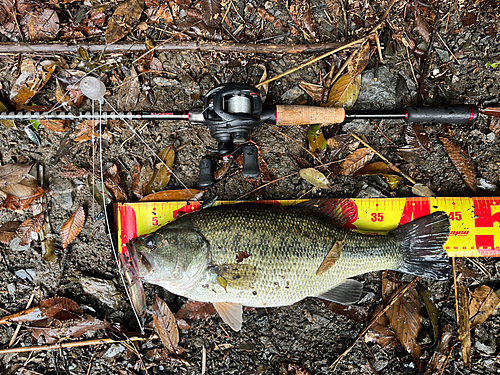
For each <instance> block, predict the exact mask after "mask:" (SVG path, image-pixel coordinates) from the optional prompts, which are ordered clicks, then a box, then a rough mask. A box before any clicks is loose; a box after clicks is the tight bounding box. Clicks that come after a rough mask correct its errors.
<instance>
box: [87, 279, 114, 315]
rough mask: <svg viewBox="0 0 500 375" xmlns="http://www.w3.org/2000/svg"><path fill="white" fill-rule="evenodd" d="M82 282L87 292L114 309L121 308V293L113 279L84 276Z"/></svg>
mask: <svg viewBox="0 0 500 375" xmlns="http://www.w3.org/2000/svg"><path fill="white" fill-rule="evenodd" d="M80 283H81V284H82V288H83V290H84V291H85V293H88V294H91V295H93V296H94V297H96V298H97V299H98V300H99V301H101V302H102V303H103V304H105V305H106V306H108V307H110V308H112V309H115V310H118V309H119V308H120V301H121V293H120V291H118V289H117V288H116V285H115V283H114V282H113V281H112V280H107V279H100V278H97V277H92V276H82V277H81V278H80Z"/></svg>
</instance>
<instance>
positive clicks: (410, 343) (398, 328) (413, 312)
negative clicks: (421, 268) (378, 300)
mask: <svg viewBox="0 0 500 375" xmlns="http://www.w3.org/2000/svg"><path fill="white" fill-rule="evenodd" d="M402 288H403V286H402V285H401V284H397V283H395V282H393V281H391V280H389V279H388V278H387V277H384V278H383V279H382V298H383V299H384V302H385V303H388V302H389V301H390V300H391V298H392V297H393V296H394V295H395V294H396V293H397V292H398V290H399V289H402ZM386 315H387V318H388V319H389V324H390V325H391V328H392V329H393V330H394V333H395V334H396V337H397V339H398V340H399V342H401V344H402V345H403V347H404V348H405V349H406V351H408V352H409V353H411V355H412V356H413V359H414V360H415V362H416V364H417V366H418V368H419V369H420V368H421V364H420V355H421V352H422V348H421V347H420V345H419V344H418V342H417V337H418V332H419V331H420V327H421V326H422V315H421V314H420V301H419V299H418V292H417V289H416V288H415V286H412V287H411V288H410V289H408V291H407V292H406V293H405V294H404V295H403V296H401V297H400V298H399V299H398V300H397V301H395V302H394V304H393V305H392V306H391V307H390V308H389V310H387V312H386Z"/></svg>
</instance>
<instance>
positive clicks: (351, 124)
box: [342, 120, 373, 135]
mask: <svg viewBox="0 0 500 375" xmlns="http://www.w3.org/2000/svg"><path fill="white" fill-rule="evenodd" d="M342 130H343V132H344V133H347V134H349V133H351V132H353V133H355V134H357V135H360V134H363V135H368V134H370V133H371V131H372V130H373V126H372V124H370V121H369V120H352V121H347V122H345V123H343V124H342Z"/></svg>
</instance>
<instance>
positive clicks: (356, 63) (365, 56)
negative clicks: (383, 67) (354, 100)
mask: <svg viewBox="0 0 500 375" xmlns="http://www.w3.org/2000/svg"><path fill="white" fill-rule="evenodd" d="M355 53H356V55H355V56H354V57H353V59H352V60H351V62H350V63H349V65H348V66H347V70H348V72H349V74H350V75H351V77H352V78H356V77H358V76H359V75H360V74H361V73H362V72H363V70H365V68H366V66H367V65H368V61H369V60H370V54H371V49H370V43H365V44H363V45H362V46H361V48H360V49H359V50H357V51H356V52H355Z"/></svg>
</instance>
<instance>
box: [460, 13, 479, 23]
mask: <svg viewBox="0 0 500 375" xmlns="http://www.w3.org/2000/svg"><path fill="white" fill-rule="evenodd" d="M476 22H477V16H476V15H475V14H474V13H464V14H463V15H462V26H470V25H474V24H475V23H476Z"/></svg>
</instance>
